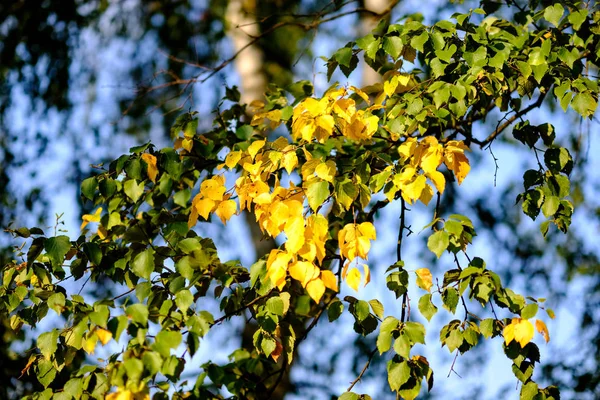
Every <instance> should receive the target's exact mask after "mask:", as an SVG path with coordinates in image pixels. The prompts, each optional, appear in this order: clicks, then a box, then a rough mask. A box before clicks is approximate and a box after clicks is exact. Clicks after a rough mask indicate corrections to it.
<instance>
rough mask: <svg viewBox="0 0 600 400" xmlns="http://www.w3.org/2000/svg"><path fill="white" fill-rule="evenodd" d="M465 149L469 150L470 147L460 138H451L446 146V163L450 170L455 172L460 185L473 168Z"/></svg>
mask: <svg viewBox="0 0 600 400" xmlns="http://www.w3.org/2000/svg"><path fill="white" fill-rule="evenodd" d="M465 150H469V148H468V147H467V146H465V145H464V143H463V142H461V141H458V140H450V141H449V142H448V143H446V146H445V147H444V163H445V164H446V166H447V167H448V169H449V170H451V171H452V172H454V176H456V180H457V181H458V184H459V185H460V184H461V183H462V181H463V180H464V179H465V177H466V176H467V174H468V173H469V171H470V170H471V166H470V165H469V160H468V159H467V157H466V156H465Z"/></svg>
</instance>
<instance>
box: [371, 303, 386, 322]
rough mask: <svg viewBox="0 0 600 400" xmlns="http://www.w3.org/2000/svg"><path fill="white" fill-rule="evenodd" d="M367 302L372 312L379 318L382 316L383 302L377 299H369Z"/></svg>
mask: <svg viewBox="0 0 600 400" xmlns="http://www.w3.org/2000/svg"><path fill="white" fill-rule="evenodd" d="M369 304H370V305H371V309H372V310H373V314H375V315H376V316H377V317H379V318H380V319H381V318H383V313H384V309H383V304H381V302H380V301H379V300H377V299H373V300H369Z"/></svg>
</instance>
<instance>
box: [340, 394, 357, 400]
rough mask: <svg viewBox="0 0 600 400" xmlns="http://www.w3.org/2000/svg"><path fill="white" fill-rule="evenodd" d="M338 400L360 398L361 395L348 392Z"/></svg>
mask: <svg viewBox="0 0 600 400" xmlns="http://www.w3.org/2000/svg"><path fill="white" fill-rule="evenodd" d="M338 400H360V397H359V395H357V394H356V393H352V392H346V393H344V394H342V395H341V396H340V397H338Z"/></svg>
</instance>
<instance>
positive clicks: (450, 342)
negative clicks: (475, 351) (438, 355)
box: [444, 328, 463, 353]
mask: <svg viewBox="0 0 600 400" xmlns="http://www.w3.org/2000/svg"><path fill="white" fill-rule="evenodd" d="M462 342H463V333H462V332H461V331H460V329H458V328H456V329H453V330H452V331H451V332H450V335H448V338H446V341H445V342H444V343H445V344H446V346H447V347H448V350H449V351H450V353H452V352H454V350H456V349H458V348H459V347H460V346H461V345H462Z"/></svg>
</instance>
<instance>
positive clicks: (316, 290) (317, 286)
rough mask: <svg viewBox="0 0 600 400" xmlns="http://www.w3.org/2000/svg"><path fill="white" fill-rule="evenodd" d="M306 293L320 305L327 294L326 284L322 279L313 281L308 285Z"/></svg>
mask: <svg viewBox="0 0 600 400" xmlns="http://www.w3.org/2000/svg"><path fill="white" fill-rule="evenodd" d="M306 292H307V293H308V295H309V296H310V298H311V299H313V300H314V301H315V303H319V301H321V297H323V294H324V293H325V284H324V283H323V281H322V280H320V279H313V280H312V281H310V282H308V284H307V285H306Z"/></svg>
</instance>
